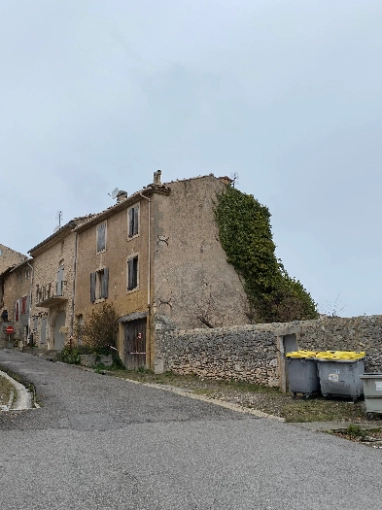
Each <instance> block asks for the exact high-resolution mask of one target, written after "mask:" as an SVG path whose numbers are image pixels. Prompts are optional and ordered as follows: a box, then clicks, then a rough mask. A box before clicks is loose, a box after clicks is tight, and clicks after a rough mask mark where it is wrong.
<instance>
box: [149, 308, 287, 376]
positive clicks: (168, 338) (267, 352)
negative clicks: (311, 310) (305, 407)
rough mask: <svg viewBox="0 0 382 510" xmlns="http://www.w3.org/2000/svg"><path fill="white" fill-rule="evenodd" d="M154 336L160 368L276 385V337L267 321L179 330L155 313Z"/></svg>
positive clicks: (183, 373) (277, 362) (277, 372)
mask: <svg viewBox="0 0 382 510" xmlns="http://www.w3.org/2000/svg"><path fill="white" fill-rule="evenodd" d="M156 339H157V344H156V346H157V357H159V358H160V359H161V363H157V366H160V365H162V364H163V365H162V366H163V370H172V371H174V372H176V373H178V374H182V375H186V374H197V375H199V376H202V377H208V378H215V379H233V380H236V381H249V382H254V383H258V384H266V385H268V386H278V385H279V369H278V366H279V361H278V349H277V339H276V337H275V335H274V332H273V331H272V327H271V326H270V325H268V324H263V325H261V326H258V325H247V326H233V327H225V328H214V329H194V330H189V331H182V330H176V329H175V326H174V323H173V322H171V321H170V320H169V319H168V318H167V317H164V316H156Z"/></svg>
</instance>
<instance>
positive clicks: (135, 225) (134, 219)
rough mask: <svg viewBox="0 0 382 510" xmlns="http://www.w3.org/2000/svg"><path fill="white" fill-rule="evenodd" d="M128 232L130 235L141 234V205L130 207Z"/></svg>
mask: <svg viewBox="0 0 382 510" xmlns="http://www.w3.org/2000/svg"><path fill="white" fill-rule="evenodd" d="M128 233H129V234H128V235H129V237H134V236H136V235H138V234H139V205H135V206H134V207H130V209H128Z"/></svg>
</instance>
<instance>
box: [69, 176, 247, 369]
mask: <svg viewBox="0 0 382 510" xmlns="http://www.w3.org/2000/svg"><path fill="white" fill-rule="evenodd" d="M228 181H229V180H225V181H224V182H223V181H222V180H220V179H218V178H216V177H214V176H213V175H209V176H205V177H198V178H194V179H186V180H183V181H176V182H169V183H166V184H162V183H161V172H160V171H158V172H155V174H154V182H153V183H152V184H150V185H149V186H148V187H146V188H144V189H143V190H142V191H141V192H137V193H135V194H134V195H132V196H130V197H127V196H124V197H122V199H121V201H120V202H119V203H117V204H116V205H114V206H112V207H110V208H109V209H107V210H106V211H104V212H102V213H100V214H99V215H97V216H96V217H94V218H93V219H92V220H91V221H89V222H87V223H86V224H84V225H82V226H80V227H78V228H77V229H76V232H77V233H78V236H79V239H78V260H77V276H76V299H75V302H76V305H75V313H76V317H77V318H76V320H77V321H78V323H79V324H80V323H84V322H85V323H86V321H87V320H88V318H89V316H90V314H91V312H92V310H94V309H95V308H96V307H97V306H99V305H100V303H102V302H112V303H113V304H114V306H115V309H116V311H117V313H118V315H119V316H120V330H119V335H118V341H117V347H118V351H119V354H120V357H121V359H122V360H123V361H124V362H126V364H128V363H129V356H130V355H133V353H134V352H135V351H137V352H138V351H143V350H144V355H145V366H147V367H149V368H155V369H157V370H158V371H160V370H161V368H160V367H161V365H162V358H161V355H157V353H156V337H155V335H156V330H155V327H154V319H155V316H156V315H157V314H159V315H160V316H166V317H168V318H169V319H170V320H172V321H174V322H175V323H176V324H177V327H178V328H194V327H197V326H198V327H205V328H210V327H216V326H227V325H229V324H245V323H246V322H247V317H246V314H245V310H246V307H247V298H246V295H245V292H244V290H243V285H242V283H241V281H240V279H239V277H238V275H237V274H236V272H235V270H234V268H233V267H232V266H231V265H230V264H228V263H227V260H226V259H227V257H226V254H225V252H224V250H223V248H222V247H221V245H220V242H219V240H218V229H217V225H216V222H215V217H214V212H213V206H214V201H215V200H216V197H217V194H218V193H221V192H224V190H225V188H226V186H227V184H228ZM132 209H136V212H137V217H136V221H137V222H138V223H134V224H135V227H134V228H136V231H134V232H130V228H132V226H131V218H132V216H131V214H132V212H131V211H132ZM134 222H135V220H134ZM100 229H101V230H100ZM102 230H104V231H105V232H106V241H105V243H104V245H103V246H102V248H104V249H102V250H99V248H100V247H99V246H98V244H97V243H98V241H97V239H98V237H99V235H98V234H97V232H99V233H100V232H101V231H102ZM130 234H133V235H130ZM100 235H101V234H100ZM103 235H104V234H103V233H102V236H103ZM134 258H136V260H137V262H136V264H137V265H136V271H137V282H135V284H134V288H133V289H132V290H131V289H130V290H129V288H128V287H129V269H128V268H129V261H131V260H132V259H134ZM105 272H106V274H107V283H105V285H106V287H107V295H106V297H105V296H104V295H101V294H99V293H98V292H96V294H97V296H94V285H96V287H97V285H98V287H99V285H100V284H97V283H94V282H97V281H98V280H99V279H100V280H101V281H104V278H105ZM92 281H93V284H92ZM92 286H93V290H92ZM106 287H105V288H106ZM94 298H95V299H94ZM134 324H135V326H136V327H137V328H138V329H139V328H140V329H139V335H144V337H145V342H144V343H145V347H144V348H143V347H142V346H141V347H140V348H139V349H138V348H137V346H130V347H129V346H128V343H129V342H130V340H126V338H130V337H129V335H134V334H135V333H133V330H134V327H135V326H134ZM142 328H143V329H142ZM137 331H138V330H137ZM129 332H130V333H129ZM142 354H143V352H142Z"/></svg>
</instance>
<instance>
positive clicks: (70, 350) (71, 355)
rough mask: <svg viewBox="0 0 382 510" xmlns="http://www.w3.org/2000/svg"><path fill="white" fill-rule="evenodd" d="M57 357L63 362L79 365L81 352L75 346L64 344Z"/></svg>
mask: <svg viewBox="0 0 382 510" xmlns="http://www.w3.org/2000/svg"><path fill="white" fill-rule="evenodd" d="M58 359H59V360H60V361H63V362H64V363H70V364H72V365H79V364H80V363H81V354H80V351H79V350H78V348H77V347H73V346H71V345H70V344H66V345H65V346H64V348H63V349H62V351H61V352H60V353H59V355H58Z"/></svg>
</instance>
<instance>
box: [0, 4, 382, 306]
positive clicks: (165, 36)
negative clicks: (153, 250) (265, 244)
mask: <svg viewBox="0 0 382 510" xmlns="http://www.w3.org/2000/svg"><path fill="white" fill-rule="evenodd" d="M381 55H382V2H381V0H363V1H361V0H336V1H333V0H316V1H315V0H309V1H306V0H300V1H293V0H279V1H277V0H163V1H158V0H139V1H137V2H133V1H129V0H119V1H118V0H103V1H101V0H88V1H86V0H61V1H59V0H54V1H53V0H34V1H31V0H17V1H9V2H6V1H3V2H1V3H0V57H1V58H0V62H1V65H0V92H1V93H0V158H1V159H0V161H1V168H2V170H1V200H0V204H1V206H0V207H1V220H2V221H1V239H0V242H1V243H3V244H5V245H8V246H10V247H12V248H14V249H16V250H19V251H22V252H24V253H25V252H27V251H28V250H29V249H30V248H32V247H33V246H34V245H36V244H37V243H39V242H40V241H42V240H43V239H44V238H46V237H47V236H49V235H50V234H51V233H52V232H53V229H54V227H55V225H56V224H57V220H56V217H57V212H58V211H59V210H62V211H63V216H64V222H65V223H66V222H67V221H69V220H70V219H71V218H72V217H75V216H79V215H82V214H87V213H90V212H97V211H100V210H102V209H104V208H106V207H108V206H109V205H112V203H113V201H112V200H111V198H110V197H109V196H108V194H107V193H108V192H111V191H112V190H113V188H115V187H116V186H118V187H119V188H121V189H125V190H127V191H128V192H129V193H133V192H134V191H137V190H138V189H140V188H142V187H143V186H144V185H147V184H149V183H150V182H152V173H153V172H154V171H155V170H157V169H161V170H162V172H163V174H162V179H163V180H164V181H170V180H173V179H183V178H187V177H194V176H197V175H203V174H209V173H214V174H215V175H216V176H221V175H228V176H232V174H233V173H234V172H237V173H238V174H239V185H238V187H239V188H240V189H241V190H242V191H244V192H246V193H251V194H253V195H254V196H255V197H256V198H257V199H258V200H259V201H260V202H261V203H263V204H265V205H267V206H268V207H269V209H270V212H271V214H272V225H273V234H274V240H275V243H276V245H277V256H278V257H281V259H282V260H283V262H284V264H285V266H286V269H287V270H288V272H289V273H290V275H291V276H295V277H297V278H299V279H300V280H301V281H302V283H303V284H304V285H305V287H306V288H307V289H308V290H310V292H311V293H312V296H313V298H314V299H315V300H316V301H317V302H318V303H319V305H320V310H321V311H323V312H325V311H329V312H330V311H332V309H333V307H334V306H335V302H336V298H337V296H338V294H339V293H340V297H339V299H338V302H337V308H338V309H340V308H342V307H345V308H344V309H343V311H342V312H341V315H344V316H352V315H362V314H364V313H366V314H379V313H382V309H381V284H382V270H381V267H382V264H381V257H382V235H381V230H382V229H381V216H382V215H381V213H382V201H381V198H380V196H381V184H382V172H381V168H380V166H381V152H382V143H381V141H382V86H381V85H382V84H381V81H382V68H381Z"/></svg>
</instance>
